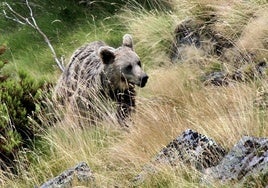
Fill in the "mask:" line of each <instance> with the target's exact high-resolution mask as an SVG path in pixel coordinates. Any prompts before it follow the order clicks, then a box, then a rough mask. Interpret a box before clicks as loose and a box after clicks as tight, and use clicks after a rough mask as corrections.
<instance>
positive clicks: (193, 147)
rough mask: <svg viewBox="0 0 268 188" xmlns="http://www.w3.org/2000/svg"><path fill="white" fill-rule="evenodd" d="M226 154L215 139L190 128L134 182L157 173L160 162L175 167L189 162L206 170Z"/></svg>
mask: <svg viewBox="0 0 268 188" xmlns="http://www.w3.org/2000/svg"><path fill="white" fill-rule="evenodd" d="M225 154H226V152H225V149H224V148H223V147H222V146H220V145H219V144H217V143H216V142H215V141H214V140H213V139H211V138H209V137H207V136H205V135H202V134H200V133H198V132H196V131H193V130H191V129H188V130H186V131H184V132H182V134H181V135H180V136H178V137H177V138H176V139H174V140H173V141H171V142H170V143H169V144H168V145H167V146H166V147H164V148H163V149H162V150H161V151H160V152H159V153H158V154H157V155H156V156H155V157H154V158H153V159H152V161H151V162H150V163H148V164H147V165H145V166H144V168H143V170H142V172H141V173H139V174H138V175H137V176H136V177H135V178H134V182H135V183H136V184H140V183H142V182H143V181H144V180H145V179H146V178H147V176H148V175H150V174H151V175H152V174H155V173H156V172H157V171H158V170H157V165H159V164H160V165H161V164H166V165H171V166H173V167H175V166H179V165H181V164H188V165H191V166H193V167H194V168H196V169H197V170H200V171H204V170H205V169H206V168H208V167H212V166H215V165H217V164H218V163H219V162H220V161H221V159H222V158H223V157H224V155H225Z"/></svg>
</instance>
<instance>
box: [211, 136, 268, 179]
mask: <svg viewBox="0 0 268 188" xmlns="http://www.w3.org/2000/svg"><path fill="white" fill-rule="evenodd" d="M263 174H264V175H265V174H266V176H267V174H268V139H267V138H255V137H249V136H244V137H243V138H242V139H241V140H240V141H239V142H238V143H237V144H236V145H235V146H234V147H233V148H232V150H231V151H230V152H229V153H228V154H227V155H226V156H225V157H224V158H223V159H222V161H221V162H220V163H219V164H218V165H217V166H215V167H211V168H208V169H207V170H206V175H207V177H209V178H212V177H213V178H214V179H220V180H223V181H227V180H241V179H242V178H244V177H247V176H250V175H254V176H256V175H263Z"/></svg>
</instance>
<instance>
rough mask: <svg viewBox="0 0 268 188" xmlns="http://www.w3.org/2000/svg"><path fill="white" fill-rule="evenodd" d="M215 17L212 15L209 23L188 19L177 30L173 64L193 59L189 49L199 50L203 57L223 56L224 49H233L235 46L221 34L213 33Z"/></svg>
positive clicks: (172, 48) (171, 55) (173, 47)
mask: <svg viewBox="0 0 268 188" xmlns="http://www.w3.org/2000/svg"><path fill="white" fill-rule="evenodd" d="M214 22H215V15H211V16H209V18H208V21H204V20H198V19H194V18H187V19H185V20H183V21H182V22H181V23H180V24H179V25H178V26H177V28H176V29H175V32H174V35H175V38H174V41H173V44H172V46H171V54H170V59H171V61H172V62H173V63H175V62H177V61H178V60H186V59H188V58H191V56H192V54H188V55H187V53H188V50H189V47H191V48H192V50H196V49H199V50H200V51H201V52H202V53H201V54H203V55H205V56H206V55H209V56H211V55H215V56H221V55H222V53H223V51H224V49H226V48H231V47H233V44H232V43H231V42H230V41H229V40H227V39H226V38H224V37H223V36H222V35H220V34H219V33H216V32H215V31H213V28H212V24H213V23H214Z"/></svg>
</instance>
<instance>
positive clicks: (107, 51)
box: [99, 46, 115, 64]
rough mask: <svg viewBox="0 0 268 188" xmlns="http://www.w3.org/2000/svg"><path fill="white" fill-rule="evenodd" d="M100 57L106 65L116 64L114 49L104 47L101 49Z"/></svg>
mask: <svg viewBox="0 0 268 188" xmlns="http://www.w3.org/2000/svg"><path fill="white" fill-rule="evenodd" d="M99 56H100V58H101V60H102V62H103V63H104V64H111V63H113V62H114V58H115V55H114V48H111V47H107V46H103V47H101V48H100V49H99Z"/></svg>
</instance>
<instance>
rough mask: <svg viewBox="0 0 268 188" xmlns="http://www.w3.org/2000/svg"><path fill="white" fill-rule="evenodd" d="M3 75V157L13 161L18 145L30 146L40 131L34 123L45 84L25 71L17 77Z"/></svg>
mask: <svg viewBox="0 0 268 188" xmlns="http://www.w3.org/2000/svg"><path fill="white" fill-rule="evenodd" d="M2 68H3V66H2V67H1V69H2ZM1 69H0V73H1ZM2 74H3V73H2ZM1 76H2V77H5V78H6V79H5V80H2V81H1V82H0V153H1V156H0V157H1V160H3V161H4V162H6V163H7V164H11V163H12V160H13V159H14V157H15V156H16V155H17V152H18V149H19V148H20V147H22V146H26V147H27V146H29V142H31V139H33V138H34V137H35V134H36V133H38V132H39V131H40V130H39V128H38V127H37V126H36V125H35V121H38V118H37V112H38V111H39V110H40V108H37V104H36V103H37V102H38V101H39V102H40V101H41V100H42V89H44V86H45V85H46V84H45V82H44V81H39V82H38V81H36V80H34V79H33V78H31V77H30V76H29V75H28V74H27V73H26V72H19V77H18V78H12V77H11V76H7V75H1Z"/></svg>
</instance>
